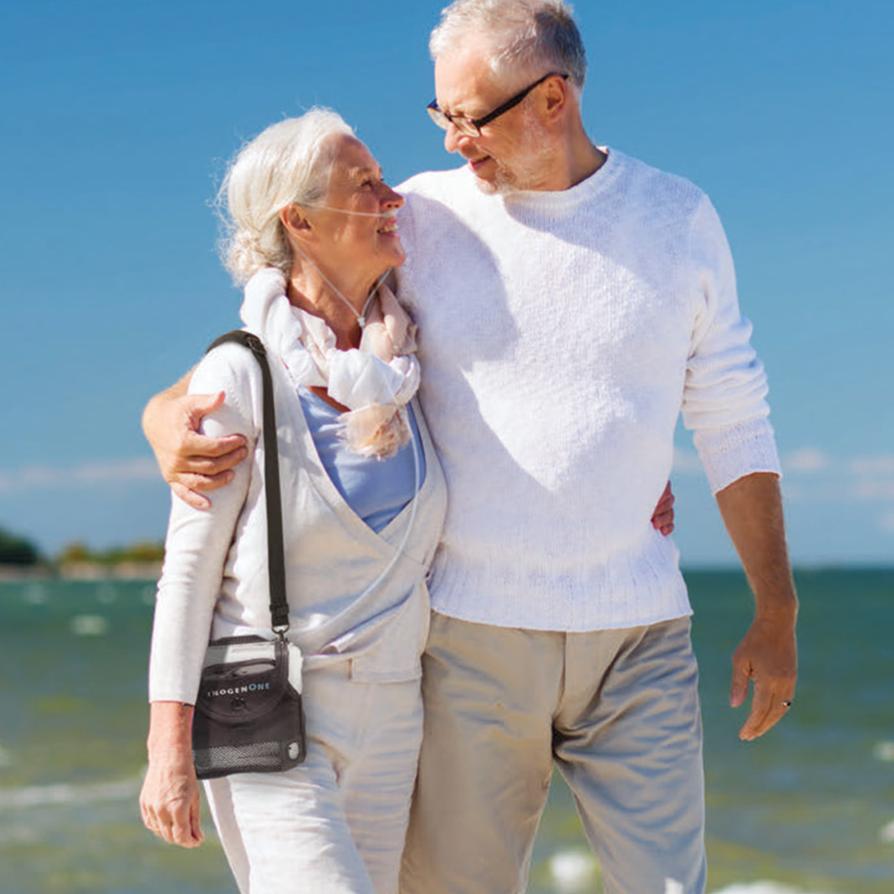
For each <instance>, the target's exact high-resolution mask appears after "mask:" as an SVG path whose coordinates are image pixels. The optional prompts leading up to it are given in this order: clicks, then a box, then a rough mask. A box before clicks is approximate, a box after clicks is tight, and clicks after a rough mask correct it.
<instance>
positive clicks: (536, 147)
mask: <svg viewBox="0 0 894 894" xmlns="http://www.w3.org/2000/svg"><path fill="white" fill-rule="evenodd" d="M544 137H545V132H544V131H543V130H542V128H541V127H540V126H539V123H537V122H535V121H534V120H533V116H530V117H529V119H528V123H527V131H526V142H527V143H528V145H529V146H530V153H529V154H528V156H527V157H526V158H525V159H524V161H521V162H519V164H518V166H517V168H516V169H515V170H510V169H509V168H507V167H506V166H505V165H504V164H503V163H502V162H501V161H499V160H498V159H496V158H494V166H495V171H494V179H493V180H483V179H481V178H479V177H476V178H475V183H476V184H477V186H478V188H479V189H480V190H481V192H483V193H484V194H485V195H489V196H493V195H507V194H508V193H513V192H522V191H524V190H530V189H536V188H537V184H538V183H543V181H544V179H545V177H544V174H545V173H546V172H548V171H549V169H550V163H551V161H552V156H551V154H550V150H549V147H548V145H547V143H546V140H545V139H544ZM491 158H493V156H491Z"/></svg>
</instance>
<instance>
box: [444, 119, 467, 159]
mask: <svg viewBox="0 0 894 894" xmlns="http://www.w3.org/2000/svg"><path fill="white" fill-rule="evenodd" d="M472 139H474V137H470V136H469V135H468V134H465V133H463V132H462V131H461V130H458V129H457V127H456V125H455V124H453V123H450V124H448V125H447V130H446V131H445V132H444V148H445V149H446V150H447V151H448V152H459V150H460V149H461V148H462V147H463V146H464V145H465V144H466V143H467V142H469V140H472Z"/></svg>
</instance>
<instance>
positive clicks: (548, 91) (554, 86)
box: [542, 78, 570, 121]
mask: <svg viewBox="0 0 894 894" xmlns="http://www.w3.org/2000/svg"><path fill="white" fill-rule="evenodd" d="M569 90H570V87H569V86H568V80H567V79H566V78H550V79H549V81H547V83H546V84H545V85H544V90H543V94H542V95H543V100H542V109H543V113H544V115H545V116H546V120H547V121H555V120H557V119H558V118H561V117H562V115H563V114H564V112H565V109H566V107H567V106H568V100H569V96H568V91H569Z"/></svg>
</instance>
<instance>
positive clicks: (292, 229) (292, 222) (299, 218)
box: [279, 204, 310, 239]
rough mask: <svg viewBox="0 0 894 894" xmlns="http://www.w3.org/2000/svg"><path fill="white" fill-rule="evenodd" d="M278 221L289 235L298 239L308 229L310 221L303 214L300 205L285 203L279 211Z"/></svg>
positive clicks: (304, 234)
mask: <svg viewBox="0 0 894 894" xmlns="http://www.w3.org/2000/svg"><path fill="white" fill-rule="evenodd" d="M279 221H280V223H281V224H282V225H283V229H284V230H285V231H286V233H288V234H289V235H290V236H292V237H294V238H296V239H300V238H301V237H302V236H306V235H307V233H308V231H309V230H310V221H308V219H307V218H306V217H305V216H304V212H303V211H302V210H301V206H300V205H295V204H292V205H286V207H285V208H283V209H281V210H280V212H279Z"/></svg>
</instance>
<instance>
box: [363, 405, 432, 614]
mask: <svg viewBox="0 0 894 894" xmlns="http://www.w3.org/2000/svg"><path fill="white" fill-rule="evenodd" d="M397 412H398V413H403V412H404V410H403V409H400V410H398V411H397ZM409 412H410V411H409V410H406V413H407V425H408V427H409V429H410V444H411V445H412V447H413V499H412V506H411V507H410V520H409V521H408V522H407V529H406V531H404V536H403V539H402V540H401V542H400V546H398V547H397V549H396V550H395V553H394V556H393V557H392V559H391V561H390V562H389V563H388V564H387V565H386V566H385V568H384V570H383V571H382V573H381V574H379V576H378V577H377V578H376V579H375V580H374V581H373V582H372V583H371V584H370V585H369V586H368V587H367V588H366V589H365V590H364V591H363V592H362V593H361V594H360V595H359V596H358V597H357V598H358V599H365V598H366V597H367V596H368V595H369V594H370V593H372V592H373V591H374V590H375V589H376V587H378V586H379V585H380V584H381V583H382V582H383V581H384V580H385V578H386V577H388V575H389V574H391V572H392V570H393V569H394V566H395V565H396V564H397V560H398V559H400V557H401V556H403V555H405V553H404V548H405V547H406V545H407V541H408V540H409V539H410V533H411V532H412V530H413V525H414V523H415V521H416V509H417V507H418V505H419V486H420V482H419V466H420V463H419V445H418V444H417V443H416V438H415V436H414V435H413V426H412V425H411V424H410V419H409ZM418 426H419V423H418V422H417V428H418ZM419 440H420V441H421V440H422V431H421V429H420V431H419ZM401 511H403V510H401Z"/></svg>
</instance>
